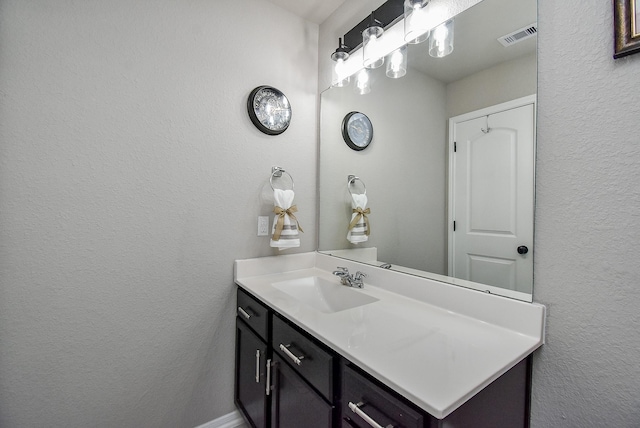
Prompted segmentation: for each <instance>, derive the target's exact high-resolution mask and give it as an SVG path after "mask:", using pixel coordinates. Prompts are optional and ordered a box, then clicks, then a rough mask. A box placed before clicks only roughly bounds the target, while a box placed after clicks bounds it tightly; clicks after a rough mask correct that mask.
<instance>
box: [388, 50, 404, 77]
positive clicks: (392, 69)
mask: <svg viewBox="0 0 640 428" xmlns="http://www.w3.org/2000/svg"><path fill="white" fill-rule="evenodd" d="M405 74H407V45H403V46H401V47H399V48H398V49H396V50H395V51H393V52H391V53H390V54H389V57H388V59H387V77H391V78H392V79H398V78H400V77H402V76H404V75H405Z"/></svg>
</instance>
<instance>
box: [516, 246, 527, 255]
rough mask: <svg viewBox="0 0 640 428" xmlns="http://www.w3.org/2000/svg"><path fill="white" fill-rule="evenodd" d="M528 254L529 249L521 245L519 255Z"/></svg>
mask: <svg viewBox="0 0 640 428" xmlns="http://www.w3.org/2000/svg"><path fill="white" fill-rule="evenodd" d="M528 252H529V249H528V248H527V247H525V246H524V245H520V246H519V247H518V254H527V253H528Z"/></svg>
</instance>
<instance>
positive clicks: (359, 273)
mask: <svg viewBox="0 0 640 428" xmlns="http://www.w3.org/2000/svg"><path fill="white" fill-rule="evenodd" d="M366 277H367V274H366V273H364V272H360V271H357V272H356V275H355V276H354V279H356V280H361V279H362V278H366Z"/></svg>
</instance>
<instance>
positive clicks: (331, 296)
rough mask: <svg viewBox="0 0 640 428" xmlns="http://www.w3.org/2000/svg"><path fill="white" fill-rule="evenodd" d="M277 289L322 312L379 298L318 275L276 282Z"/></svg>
mask: <svg viewBox="0 0 640 428" xmlns="http://www.w3.org/2000/svg"><path fill="white" fill-rule="evenodd" d="M271 285H273V286H274V287H275V288H276V289H278V290H280V291H282V292H284V293H286V294H288V295H289V296H291V297H293V298H294V299H296V300H299V301H300V302H302V303H305V304H307V305H309V306H311V307H313V308H314V309H317V310H318V311H320V312H325V313H332V312H340V311H344V310H345V309H351V308H357V307H358V306H363V305H367V304H369V303H373V302H377V301H378V299H376V298H375V297H371V296H369V295H367V294H364V293H360V292H358V291H356V290H354V289H351V288H348V287H346V286H344V285H341V284H340V283H339V282H338V280H337V279H336V282H331V281H327V280H326V279H324V278H321V277H318V276H308V277H305V278H300V279H292V280H289V281H281V282H274V283H272V284H271Z"/></svg>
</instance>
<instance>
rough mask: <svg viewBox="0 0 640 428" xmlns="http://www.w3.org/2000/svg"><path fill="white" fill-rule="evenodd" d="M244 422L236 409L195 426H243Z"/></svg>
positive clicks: (219, 427) (209, 427)
mask: <svg viewBox="0 0 640 428" xmlns="http://www.w3.org/2000/svg"><path fill="white" fill-rule="evenodd" d="M246 426H247V424H246V423H245V421H244V419H243V418H242V415H240V412H239V411H237V410H234V411H233V412H231V413H228V414H226V415H224V416H220V417H219V418H217V419H214V420H212V421H209V422H207V423H204V424H202V425H200V426H198V427H196V428H245V427H246Z"/></svg>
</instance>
